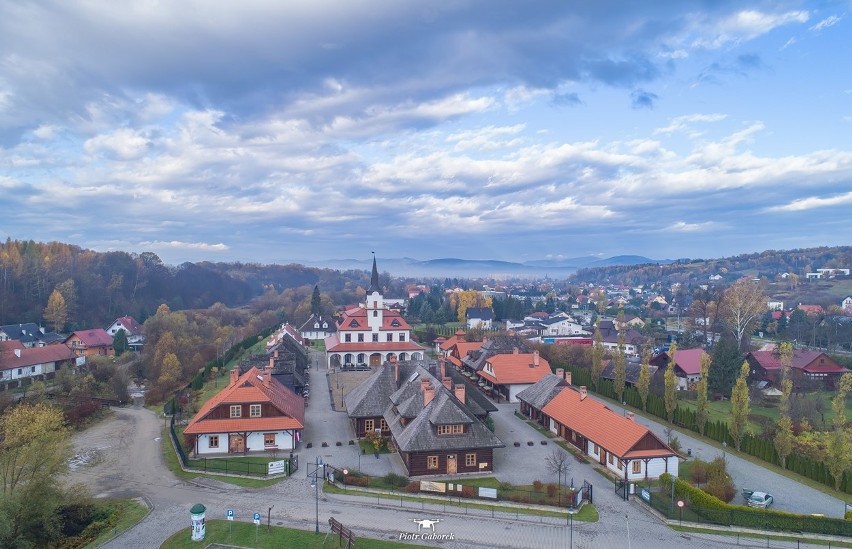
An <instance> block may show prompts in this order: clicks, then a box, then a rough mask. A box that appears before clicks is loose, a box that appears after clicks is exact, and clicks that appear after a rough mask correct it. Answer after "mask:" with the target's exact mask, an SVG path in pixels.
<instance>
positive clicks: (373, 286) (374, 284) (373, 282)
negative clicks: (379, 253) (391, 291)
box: [367, 252, 382, 294]
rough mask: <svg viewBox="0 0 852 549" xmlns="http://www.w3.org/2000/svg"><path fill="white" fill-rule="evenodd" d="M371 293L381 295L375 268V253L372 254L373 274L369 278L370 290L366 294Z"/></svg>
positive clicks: (377, 273) (377, 270)
mask: <svg viewBox="0 0 852 549" xmlns="http://www.w3.org/2000/svg"><path fill="white" fill-rule="evenodd" d="M373 292H378V293H382V290H381V288H380V287H379V269H377V268H376V252H373V274H372V275H371V276H370V289H369V290H367V293H368V294H371V293H373Z"/></svg>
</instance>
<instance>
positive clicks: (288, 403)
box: [184, 367, 305, 435]
mask: <svg viewBox="0 0 852 549" xmlns="http://www.w3.org/2000/svg"><path fill="white" fill-rule="evenodd" d="M262 375H263V373H262V372H261V371H260V370H258V369H257V368H255V367H252V368H249V370H248V371H247V372H246V373H244V374H243V375H241V376H240V377H239V378H238V379H237V381H236V382H234V383H231V384H229V385H228V386H227V387H225V388H224V389H222V390H221V391H219V392H218V393H217V394H216V395H214V396H213V398H211V399H210V400H208V401H207V402H206V403H205V404H204V406H202V407H201V410H199V411H198V413H197V414H195V416H194V417H193V418H192V420H191V421H190V422H189V425H187V426H186V429H185V430H184V433H186V434H188V435H197V434H201V433H214V432H220V433H222V432H236V431H262V430H269V429H271V428H275V429H302V428H303V427H304V425H305V400H304V399H303V398H302V397H300V396H297V395H296V394H295V393H293V391H291V390H290V389H288V388H287V387H285V386H284V385H282V384H281V383H280V382H278V381H277V380H276V379H275V378H272V379H270V380H269V385H266V384H264V382H263V381H262V380H261V379H260V378H261V377H262ZM264 402H268V403H270V404H272V405H273V406H274V407H275V408H276V409H278V410H280V411H281V412H283V413H284V414H286V415H287V416H288V417H260V418H250V417H243V418H229V419H206V417H207V415H208V414H209V413H210V412H212V411H213V410H214V409H215V408H217V407H218V406H229V405H231V404H261V403H264ZM208 425H209V426H208ZM271 426H275V427H271ZM279 426H280V427H279ZM214 428H215V429H220V430H218V431H216V430H210V429H214ZM226 428H227V429H226ZM224 429H226V430H224Z"/></svg>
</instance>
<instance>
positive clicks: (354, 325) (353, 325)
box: [349, 318, 360, 328]
mask: <svg viewBox="0 0 852 549" xmlns="http://www.w3.org/2000/svg"><path fill="white" fill-rule="evenodd" d="M358 326H360V324H358V321H357V320H355V319H354V318H353V319H352V322H350V323H349V327H350V328H357V327H358Z"/></svg>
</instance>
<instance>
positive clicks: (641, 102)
mask: <svg viewBox="0 0 852 549" xmlns="http://www.w3.org/2000/svg"><path fill="white" fill-rule="evenodd" d="M657 99H659V96H657V94H655V93H651V92H649V91H645V90H634V91H632V92H631V93H630V101H631V104H632V106H633V108H634V109H653V108H654V103H656V102H657Z"/></svg>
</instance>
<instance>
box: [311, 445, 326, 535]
mask: <svg viewBox="0 0 852 549" xmlns="http://www.w3.org/2000/svg"><path fill="white" fill-rule="evenodd" d="M324 466H325V464H324V463H323V462H322V458H321V457H319V456H317V461H316V465H315V466H314V469H313V471H308V476H309V477H310V479H311V488H313V489H314V500H315V502H316V520H317V523H316V530H315V532H316V533H317V534H319V483H320V480H322V479H323V478H325V473H324V472H322V473H321V472H320V470H321V469H323V467H324Z"/></svg>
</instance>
